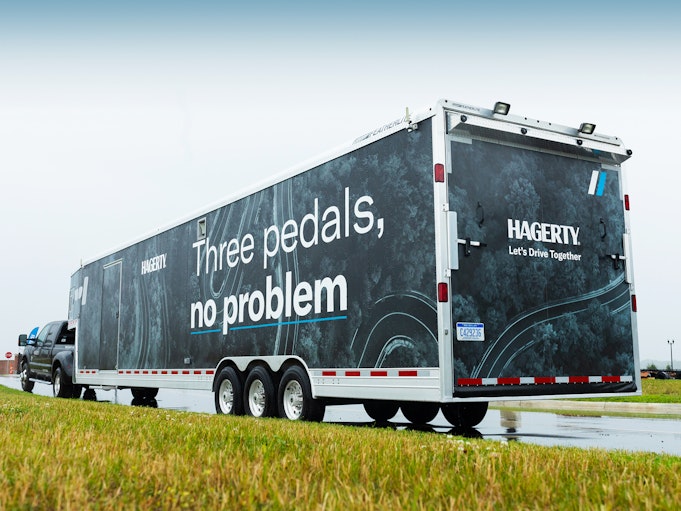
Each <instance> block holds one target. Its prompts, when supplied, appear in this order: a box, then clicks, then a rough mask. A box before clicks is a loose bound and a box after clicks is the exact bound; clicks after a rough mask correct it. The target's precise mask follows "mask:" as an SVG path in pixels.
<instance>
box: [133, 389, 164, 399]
mask: <svg viewBox="0 0 681 511" xmlns="http://www.w3.org/2000/svg"><path fill="white" fill-rule="evenodd" d="M130 392H132V397H134V398H135V399H143V400H147V399H154V398H155V397H156V396H158V389H157V388H155V387H130Z"/></svg>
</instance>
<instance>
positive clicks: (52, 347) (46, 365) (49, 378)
mask: <svg viewBox="0 0 681 511" xmlns="http://www.w3.org/2000/svg"><path fill="white" fill-rule="evenodd" d="M75 337H76V334H75V330H69V329H68V322H67V321H53V322H51V323H48V324H47V325H45V326H44V327H43V328H42V330H40V333H38V335H37V337H35V339H31V338H28V337H27V336H25V335H20V336H19V346H23V347H24V351H23V354H22V355H21V359H20V362H19V367H20V377H21V387H22V389H23V390H24V391H26V392H31V391H32V390H33V386H34V381H33V380H34V379H35V380H39V381H43V382H46V383H51V384H52V385H53V390H54V395H55V396H58V397H72V396H73V395H74V394H75V393H76V392H75V391H76V390H77V391H79V390H80V388H79V387H78V388H77V387H74V385H73V381H72V378H73V351H74V344H75ZM79 393H80V392H78V394H79Z"/></svg>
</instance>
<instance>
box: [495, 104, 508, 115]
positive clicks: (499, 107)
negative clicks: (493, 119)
mask: <svg viewBox="0 0 681 511" xmlns="http://www.w3.org/2000/svg"><path fill="white" fill-rule="evenodd" d="M510 110H511V105H510V104H509V103H502V102H501V101H497V102H496V103H495V104H494V113H495V114H499V115H508V112H509V111H510Z"/></svg>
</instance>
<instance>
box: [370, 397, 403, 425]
mask: <svg viewBox="0 0 681 511" xmlns="http://www.w3.org/2000/svg"><path fill="white" fill-rule="evenodd" d="M399 409H400V405H399V404H398V403H394V402H392V401H367V402H366V403H364V410H365V411H366V413H367V415H368V416H369V417H371V418H372V419H374V420H375V421H376V422H388V421H389V420H390V419H392V418H393V417H394V416H395V414H396V413H397V410H399Z"/></svg>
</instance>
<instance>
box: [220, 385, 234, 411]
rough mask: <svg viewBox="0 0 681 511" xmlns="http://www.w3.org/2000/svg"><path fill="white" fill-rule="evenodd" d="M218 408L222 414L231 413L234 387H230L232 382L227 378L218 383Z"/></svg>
mask: <svg viewBox="0 0 681 511" xmlns="http://www.w3.org/2000/svg"><path fill="white" fill-rule="evenodd" d="M219 395H220V409H221V410H222V413H224V414H230V413H232V410H233V409H234V387H232V382H231V381H229V380H224V381H223V382H222V383H221V384H220V390H219Z"/></svg>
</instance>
